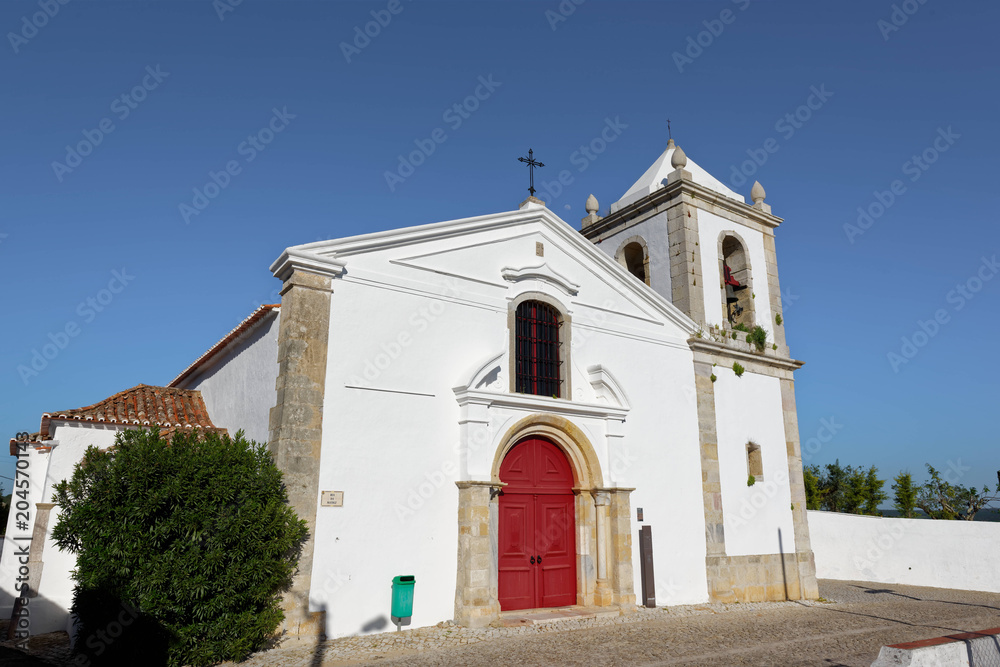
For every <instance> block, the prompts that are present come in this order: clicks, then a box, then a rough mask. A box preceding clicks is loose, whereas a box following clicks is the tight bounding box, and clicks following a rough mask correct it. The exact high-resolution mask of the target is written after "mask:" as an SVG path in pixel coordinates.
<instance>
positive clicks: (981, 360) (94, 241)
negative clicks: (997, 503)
mask: <svg viewBox="0 0 1000 667" xmlns="http://www.w3.org/2000/svg"><path fill="white" fill-rule="evenodd" d="M234 3H235V0H217V1H216V2H214V3H213V2H212V0H176V1H171V2H157V3H147V2H138V1H128V2H117V1H112V0H93V1H88V0H71V1H70V2H68V3H67V4H65V5H63V4H60V0H41V2H39V1H38V0H34V1H30V2H22V1H20V0H18V1H11V0H7V1H6V2H4V3H3V4H2V6H0V29H2V32H3V33H4V34H5V35H6V36H5V38H4V40H3V43H2V44H0V61H2V64H0V89H2V90H3V104H2V107H0V109H2V112H0V113H2V115H3V123H2V124H0V133H2V135H3V136H2V145H3V147H4V150H3V152H2V158H0V170H2V172H0V178H2V182H3V186H4V187H3V199H2V206H0V261H2V262H3V265H4V267H5V271H4V284H5V286H6V289H5V293H6V294H7V295H8V296H7V304H8V305H7V308H8V315H7V316H6V318H5V326H3V327H2V328H0V349H2V350H3V361H2V363H0V372H2V373H3V374H4V377H5V381H4V382H3V383H2V385H0V387H2V389H0V392H2V393H0V433H2V435H3V437H4V438H9V437H12V436H13V435H14V434H15V433H16V432H19V431H35V430H37V429H38V426H39V421H40V416H41V414H42V412H44V411H48V410H57V409H68V408H74V407H79V406H83V405H87V404H90V403H93V402H96V401H98V400H101V399H103V398H106V397H107V396H110V395H111V394H113V393H115V392H117V391H120V390H122V389H126V388H129V387H132V386H134V385H136V384H139V383H147V384H165V383H167V382H169V381H170V379H172V378H173V377H174V376H175V375H176V374H177V373H178V372H180V371H181V370H182V369H183V368H185V367H186V366H187V365H188V364H189V363H190V362H191V361H193V360H194V359H195V358H197V357H198V356H199V355H200V354H201V353H202V352H204V351H205V350H206V349H208V347H210V346H211V345H212V344H213V343H215V342H216V341H217V340H218V339H219V338H220V337H222V336H223V335H224V334H225V333H226V332H228V331H229V330H230V329H231V328H232V327H234V326H235V325H236V324H237V323H238V322H239V321H240V320H241V319H243V318H244V317H246V316H247V315H248V314H249V313H250V312H251V311H252V309H253V308H254V307H255V306H256V305H259V304H261V303H269V302H273V301H276V300H277V296H276V295H277V289H278V282H277V280H276V279H274V278H273V277H272V276H271V275H270V273H269V271H268V266H269V265H270V263H271V262H272V261H273V260H274V259H275V258H276V257H277V256H278V255H279V254H280V252H281V251H282V249H284V248H285V247H287V246H290V245H296V244H300V243H306V242H311V241H315V240H319V239H326V238H337V237H341V236H348V235H353V234H359V233H365V232H373V231H378V230H384V229H392V228H397V227H405V226H410V225H417V224H423V223H428V222H435V221H439V220H448V219H453V218H459V217H466V216H471V215H477V214H484V213H491V212H496V211H503V210H511V209H513V208H515V207H516V206H517V204H518V203H519V202H520V201H521V200H522V199H523V198H524V196H525V195H526V187H527V182H526V180H527V179H526V177H527V174H526V173H525V171H526V170H525V168H524V167H523V166H522V165H520V164H518V163H517V161H516V158H517V157H518V156H520V155H524V154H525V153H526V152H527V150H528V148H529V147H531V148H533V149H534V151H535V155H536V157H537V158H538V159H540V160H542V161H543V162H545V164H546V165H547V166H546V167H545V168H544V169H542V170H540V171H539V172H538V175H537V176H536V186H541V187H540V188H539V189H540V190H541V191H542V195H543V196H542V198H543V199H546V200H547V201H548V205H549V207H550V208H551V209H552V210H553V211H555V212H556V213H558V214H559V215H561V216H562V217H564V219H566V220H568V221H570V222H574V223H576V222H577V221H579V219H580V218H581V217H582V216H583V215H584V214H585V211H584V202H585V200H586V198H587V195H589V194H590V193H594V194H595V195H596V196H597V198H598V199H599V200H600V202H601V208H602V210H603V209H605V208H606V207H607V206H608V205H609V204H610V203H611V202H613V201H614V200H616V199H617V198H618V197H620V196H621V195H622V194H623V193H624V192H625V190H627V189H628V187H629V186H630V185H631V184H632V183H633V182H634V181H635V180H636V179H637V178H638V177H639V176H640V175H641V174H642V173H643V172H644V171H645V169H646V168H647V167H648V166H649V165H650V164H651V163H652V162H653V161H654V160H655V159H656V158H657V156H658V155H659V154H660V153H661V152H662V150H663V149H664V147H665V144H666V139H667V137H666V119H667V118H668V117H669V118H670V119H671V120H672V124H673V133H674V137H675V139H676V140H677V142H678V143H679V144H680V145H682V146H683V147H684V149H685V151H686V152H687V154H688V156H689V157H690V158H691V159H693V160H695V161H696V162H698V163H699V164H700V165H701V166H702V167H704V168H705V169H707V170H708V171H709V172H711V173H713V174H714V175H715V176H717V177H718V178H720V179H721V180H723V181H726V182H727V183H730V184H731V185H733V186H735V187H736V189H737V190H738V191H739V192H741V193H742V194H744V195H749V191H750V186H751V185H752V183H753V181H754V179H759V180H760V181H761V183H762V184H763V185H764V187H765V188H766V190H767V194H768V199H767V201H768V203H770V204H771V205H772V207H773V212H774V213H775V215H778V216H780V217H782V218H784V219H785V222H784V224H782V225H781V227H780V228H779V229H778V230H777V234H776V237H777V248H778V260H779V269H780V277H781V284H782V289H783V292H784V295H785V308H784V312H785V321H786V334H787V337H788V341H789V344H790V346H791V350H792V354H793V356H794V357H796V358H798V359H802V360H804V361H806V366H805V367H804V368H803V369H802V370H801V371H799V372H798V373H797V375H796V379H797V383H796V397H797V401H798V410H799V425H800V433H801V439H802V441H803V443H804V444H807V443H808V442H809V440H810V438H815V440H814V445H813V447H812V449H813V450H814V451H813V453H809V451H808V450H809V449H810V448H809V447H807V463H820V464H823V463H826V462H829V461H832V460H834V459H835V458H839V459H840V461H841V463H844V464H848V463H849V464H854V465H863V466H868V465H876V466H877V467H878V468H879V470H880V472H881V473H882V475H883V476H885V477H887V478H889V477H891V476H892V475H895V474H896V473H897V472H898V471H900V470H902V469H908V470H910V471H912V472H913V473H915V474H916V476H917V478H918V479H922V478H923V466H924V463H928V462H929V463H931V464H933V465H934V466H935V467H937V468H939V469H943V470H946V471H947V470H949V469H951V470H953V473H952V479H953V481H958V482H959V483H962V484H976V485H979V486H981V485H983V484H986V483H990V484H991V485H995V484H996V473H995V471H996V470H997V469H998V468H1000V456H998V447H997V445H998V435H997V433H998V429H997V428H996V425H995V424H993V422H992V417H993V416H994V415H995V414H996V406H997V398H998V392H997V382H996V376H995V371H994V369H993V368H992V366H993V359H992V354H991V353H989V350H990V349H991V348H992V346H993V345H994V344H995V338H996V336H995V331H996V330H998V329H1000V311H998V309H997V308H996V304H997V302H998V297H1000V279H993V278H994V276H993V274H994V273H996V272H997V271H998V270H1000V268H991V267H992V262H993V258H994V257H996V256H997V254H1000V234H998V232H997V216H996V206H997V195H996V192H997V190H996V186H995V178H996V172H997V168H996V163H995V160H996V155H997V148H998V138H1000V131H998V129H997V121H996V118H997V111H998V107H1000V104H998V102H1000V93H998V89H997V85H996V84H997V81H998V79H1000V67H998V60H1000V57H998V54H1000V51H998V50H997V48H996V36H995V34H994V33H995V26H996V25H997V24H998V20H1000V7H998V6H997V5H996V4H995V3H989V2H985V1H983V2H973V1H968V0H962V1H953V2H948V3H945V2H942V1H941V0H924V1H923V2H921V1H920V0H907V2H902V3H900V2H896V3H893V2H888V1H886V2H880V1H873V0H866V1H865V2H838V3H812V2H765V1H763V0H738V1H736V2H732V1H719V2H637V3H628V2H613V3H612V2H600V1H598V0H586V2H581V3H580V4H576V3H575V2H573V0H563V2H562V3H560V2H558V1H557V0H550V1H542V0H539V1H537V2H521V3H518V2H463V3H446V2H433V1H427V2H420V1H417V2H411V1H409V0H399V1H398V2H389V1H388V0H387V1H386V2H375V3H361V2H320V1H315V2H310V1H307V0H299V1H293V0H287V1H277V0H243V2H242V3H240V4H238V5H235V4H234ZM45 7H48V11H49V14H52V15H51V16H44V15H39V14H38V13H39V12H43V11H45ZM571 10H572V11H571ZM372 12H375V14H374V15H373V14H372ZM393 12H395V13H393ZM379 19H381V21H382V23H383V24H384V25H379V26H378V28H377V30H376V28H375V27H374V25H375V24H370V25H368V26H367V28H368V31H369V32H370V33H371V34H374V36H373V37H369V38H368V39H367V41H366V40H365V39H363V38H359V37H358V33H359V32H361V33H363V32H364V30H365V28H366V24H369V23H370V22H372V21H376V20H379ZM33 24H35V25H33ZM38 25H40V26H41V27H37V26H38ZM355 40H357V41H355ZM699 42H700V44H699ZM345 45H347V46H345ZM483 81H485V82H488V83H487V84H484V83H483ZM477 88H478V90H479V93H480V97H481V98H484V99H480V100H477V102H478V105H471V106H477V108H475V110H474V111H471V112H464V113H463V114H462V115H459V114H458V113H456V112H454V111H453V110H452V111H450V112H449V109H452V108H453V106H454V105H455V104H461V103H462V102H463V101H464V100H465V99H466V98H467V97H469V96H470V95H475V93H476V91H477ZM815 91H821V92H822V95H820V96H817V95H816V94H815ZM123 96H124V98H123ZM811 96H812V97H811ZM810 103H811V104H812V106H813V108H812V109H809V108H808V106H805V107H803V105H808V104H810ZM788 114H791V119H789V118H787V115H788ZM796 114H797V117H796ZM608 122H611V123H616V124H617V125H618V127H620V128H621V132H620V135H619V136H617V137H616V139H615V141H613V142H611V143H609V144H608V145H607V148H606V150H605V151H604V152H603V153H601V154H599V155H594V156H593V159H591V158H586V159H581V158H580V154H579V153H577V151H578V150H579V148H580V146H581V145H586V144H589V143H590V142H591V140H592V139H594V138H595V137H598V136H599V134H600V132H601V130H602V129H603V128H604V127H605V126H606V123H608ZM279 129H280V131H277V130H279ZM262 130H264V132H262ZM435 132H436V134H435ZM434 137H436V138H437V141H434ZM769 140H770V141H769ZM264 142H267V143H264ZM429 142H433V146H434V151H433V153H431V154H430V155H428V156H427V157H426V159H424V160H423V163H422V164H420V165H419V166H417V167H415V168H414V169H413V172H412V174H411V173H410V172H409V170H408V169H406V168H403V170H402V171H399V169H400V158H399V156H400V155H409V154H410V153H411V152H412V151H414V150H417V149H418V147H419V146H420V145H423V146H425V147H427V146H429V145H430V143H429ZM935 142H936V143H935ZM67 147H71V148H72V149H73V150H72V151H68V149H67ZM765 147H770V149H771V152H768V150H766V149H765ZM775 147H776V150H775ZM83 153H86V154H85V155H84V154H83ZM575 153H576V155H575V156H574V154H575ZM755 157H756V161H754V158H755ZM914 157H916V160H914ZM251 158H252V159H251ZM765 158H766V159H765ZM748 160H750V162H747V161H748ZM54 163H58V164H54ZM227 166H228V168H229V169H230V172H229V173H226V170H227ZM582 167H586V168H585V169H583V170H581V168H582ZM741 167H742V168H743V170H744V172H745V173H749V174H750V177H749V178H748V179H747V181H746V182H745V183H741V181H742V179H741V176H740V175H739V174H740V172H739V170H740V168H741ZM564 169H566V170H569V171H570V173H571V174H572V178H573V181H572V183H571V184H570V185H568V186H566V187H564V188H563V191H562V192H558V193H556V192H555V188H548V189H543V188H544V184H545V183H551V182H552V181H553V180H554V178H555V176H556V175H557V174H558V173H559V171H561V170H564ZM734 170H735V171H734ZM387 172H395V173H396V175H397V176H399V174H400V173H402V174H404V175H405V178H402V177H400V179H398V180H397V179H396V178H392V179H389V180H391V181H392V182H391V183H389V182H387V178H386V173H387ZM212 174H214V175H215V183H217V184H219V186H218V187H214V184H213V185H208V184H212V183H213V179H212ZM894 182H895V183H894ZM206 185H208V188H207V190H208V193H205V189H206ZM894 189H895V192H893V190H894ZM196 190H197V191H198V192H200V193H202V194H201V195H199V194H196V192H195V191H196ZM205 194H211V195H214V196H212V198H208V197H206V198H205V199H200V198H199V197H201V196H203V195H205ZM890 200H891V202H890ZM196 204H197V205H198V206H199V207H200V210H199V208H196V207H195V205H196ZM182 205H185V206H188V207H190V208H188V209H185V208H184V207H183V206H182ZM859 207H860V208H861V209H862V210H863V211H867V212H868V214H869V215H870V216H871V217H870V218H862V220H861V224H860V225H859V223H858V218H859ZM577 224H578V223H577ZM845 225H847V227H846V228H845ZM852 226H853V227H852ZM115 272H118V275H117V276H116V274H115ZM105 290H107V291H105ZM88 300H94V302H93V303H89V302H88ZM935 318H937V321H936V322H935V321H934V320H935ZM921 322H923V327H922V325H921ZM67 327H70V330H71V331H74V332H76V333H75V335H74V336H72V337H69V336H66V337H64V336H63V335H61V332H62V333H64V332H65V331H66V329H67ZM904 339H905V340H904ZM53 340H54V341H55V344H58V343H63V346H62V347H60V349H59V350H58V351H57V354H55V356H54V357H53V358H51V359H45V360H44V361H45V365H44V368H41V369H40V370H37V372H36V374H32V373H26V372H25V371H24V369H26V368H31V364H32V359H33V356H34V354H35V351H41V350H42V349H43V347H44V346H45V345H46V344H49V343H52V342H53ZM908 345H910V346H912V347H908ZM53 349H54V348H49V352H50V353H51V352H52V351H53ZM972 352H976V354H975V355H973V354H971V353H972ZM890 354H894V355H898V356H897V357H890V356H889V355H890ZM35 365H36V367H40V366H42V363H41V360H36V362H35ZM32 370H34V369H32ZM824 420H825V422H824ZM830 424H833V425H834V426H833V428H830V427H829V425H830ZM824 425H826V426H827V427H826V428H824ZM12 470H13V459H7V458H6V457H4V460H3V461H2V462H0V475H6V476H10V475H12ZM0 481H3V482H4V484H5V487H6V488H7V489H9V488H10V486H9V485H10V483H9V481H7V480H0Z"/></svg>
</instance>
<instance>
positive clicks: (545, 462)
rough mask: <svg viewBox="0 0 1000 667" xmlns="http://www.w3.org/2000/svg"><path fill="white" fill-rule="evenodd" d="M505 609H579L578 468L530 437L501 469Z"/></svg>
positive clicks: (502, 605)
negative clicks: (575, 486)
mask: <svg viewBox="0 0 1000 667" xmlns="http://www.w3.org/2000/svg"><path fill="white" fill-rule="evenodd" d="M500 481H502V482H504V483H505V484H506V486H505V487H504V489H503V493H502V494H501V495H500V517H499V535H498V538H499V539H498V547H499V549H498V573H499V581H498V593H499V598H500V609H501V610H502V611H509V610H513V609H534V608H538V607H562V606H567V605H573V604H576V597H577V595H576V593H577V591H576V586H577V576H576V539H575V527H576V512H575V498H574V494H573V469H572V467H571V466H570V462H569V460H568V459H567V458H566V455H565V454H564V453H563V452H562V450H561V449H560V448H559V447H558V446H556V445H555V444H554V443H552V442H551V441H550V440H547V439H545V438H540V437H529V438H526V439H524V440H522V441H521V442H519V443H517V444H516V445H514V447H512V448H511V449H510V451H509V452H507V455H506V456H505V457H504V460H503V463H502V464H501V465H500Z"/></svg>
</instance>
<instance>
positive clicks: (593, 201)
mask: <svg viewBox="0 0 1000 667" xmlns="http://www.w3.org/2000/svg"><path fill="white" fill-rule="evenodd" d="M585 208H586V209H587V213H590V214H591V215H593V214H594V213H597V209H598V206H597V197H595V196H594V195H590V196H589V197H587V204H586V206H585Z"/></svg>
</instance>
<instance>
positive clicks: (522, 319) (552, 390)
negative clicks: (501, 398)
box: [514, 301, 562, 398]
mask: <svg viewBox="0 0 1000 667" xmlns="http://www.w3.org/2000/svg"><path fill="white" fill-rule="evenodd" d="M514 321H515V347H516V350H515V362H516V369H517V382H516V385H515V386H516V390H517V391H518V392H519V393H522V394H536V395H538V396H554V397H556V398H559V397H560V396H561V395H562V392H561V391H560V386H561V384H562V380H561V379H559V376H560V368H559V367H560V364H561V363H562V361H561V360H560V359H559V347H560V345H561V343H560V341H559V325H560V324H561V322H560V320H559V311H557V310H556V309H555V308H553V307H552V306H550V305H548V304H546V303H541V302H539V301H525V302H523V303H521V304H519V305H518V307H517V311H516V313H515V315H514Z"/></svg>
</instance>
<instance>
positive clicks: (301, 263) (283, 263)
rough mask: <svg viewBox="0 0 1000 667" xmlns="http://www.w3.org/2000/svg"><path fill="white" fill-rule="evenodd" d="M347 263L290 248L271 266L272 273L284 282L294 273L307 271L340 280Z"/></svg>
mask: <svg viewBox="0 0 1000 667" xmlns="http://www.w3.org/2000/svg"><path fill="white" fill-rule="evenodd" d="M345 266H346V263H345V262H344V261H343V260H339V259H335V258H333V257H325V256H323V255H319V254H317V253H314V252H309V251H307V250H300V249H298V248H288V249H287V250H285V251H284V252H283V253H281V256H280V257H278V259H276V260H275V261H274V263H273V264H271V273H272V274H274V277H275V278H277V279H278V280H281V281H282V282H284V281H285V280H288V277H289V276H290V275H292V271H305V272H306V273H315V274H317V275H320V276H329V277H331V278H338V277H340V276H341V275H343V273H344V268H345Z"/></svg>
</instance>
